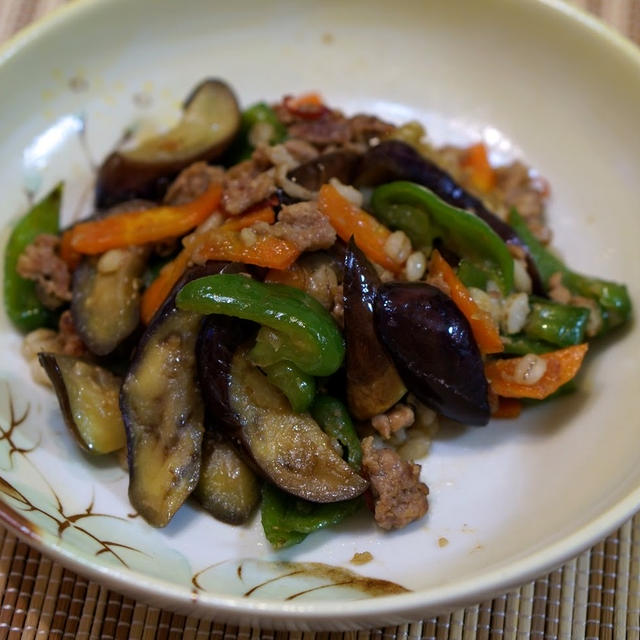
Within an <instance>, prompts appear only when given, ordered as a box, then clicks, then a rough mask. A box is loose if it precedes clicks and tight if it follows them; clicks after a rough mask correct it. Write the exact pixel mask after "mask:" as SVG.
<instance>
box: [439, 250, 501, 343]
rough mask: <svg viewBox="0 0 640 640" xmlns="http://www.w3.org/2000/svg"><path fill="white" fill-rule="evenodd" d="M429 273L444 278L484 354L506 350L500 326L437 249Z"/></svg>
mask: <svg viewBox="0 0 640 640" xmlns="http://www.w3.org/2000/svg"><path fill="white" fill-rule="evenodd" d="M429 275H430V276H432V277H434V278H436V279H442V280H443V281H444V282H445V284H446V285H447V287H448V288H449V297H450V298H451V299H452V300H453V301H454V302H455V304H456V306H457V307H458V309H460V311H461V312H462V313H463V315H464V317H465V318H466V319H467V320H468V321H469V324H470V325H471V331H472V332H473V337H474V338H475V339H476V343H477V344H478V348H479V349H480V351H481V352H482V353H483V354H489V353H500V352H501V351H504V345H503V344H502V341H501V340H500V333H499V331H498V328H497V327H496V326H495V324H494V323H493V320H492V319H491V316H490V315H489V314H488V313H487V312H486V311H484V310H482V309H480V307H479V306H478V305H477V304H476V303H475V302H474V301H473V298H472V297H471V294H470V293H469V290H468V289H467V287H465V286H464V284H462V282H461V281H460V279H459V278H458V276H457V275H456V274H455V273H454V271H453V269H452V268H451V267H450V266H449V263H448V262H447V261H446V260H445V259H444V258H443V257H442V256H441V255H440V252H439V251H438V250H437V249H435V250H434V251H433V252H432V253H431V261H430V263H429Z"/></svg>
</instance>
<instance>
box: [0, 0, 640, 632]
mask: <svg viewBox="0 0 640 640" xmlns="http://www.w3.org/2000/svg"><path fill="white" fill-rule="evenodd" d="M499 1H501V2H507V1H508V0H499ZM108 4H112V2H111V0H72V1H71V2H69V3H68V4H64V5H61V6H60V7H57V8H56V9H54V10H53V11H51V12H50V13H48V14H47V15H45V16H44V17H42V18H40V19H39V20H38V21H36V22H34V23H31V24H30V25H28V26H27V27H25V28H23V29H22V30H20V31H19V32H17V33H16V34H14V35H13V36H12V37H10V38H9V39H8V40H7V41H5V42H4V43H3V44H2V45H0V68H1V67H4V66H5V65H7V64H10V63H11V61H12V60H13V59H14V58H15V57H16V56H17V55H18V54H19V53H20V52H21V51H22V50H24V49H26V48H28V47H29V46H31V45H32V44H33V43H34V42H37V40H38V39H39V38H41V37H42V36H43V35H45V34H47V33H52V32H54V31H55V30H56V29H58V28H64V26H65V24H67V23H68V22H69V21H72V20H73V19H74V17H76V16H82V15H84V14H89V13H90V12H91V11H93V10H95V9H96V8H97V7H99V6H103V5H108ZM533 4H535V5H537V6H538V8H539V9H541V10H548V11H551V12H554V13H555V15H556V17H557V18H558V19H563V20H565V21H567V23H568V24H573V25H574V26H575V25H579V26H580V28H582V29H584V30H585V31H586V32H588V33H589V34H590V35H591V36H592V39H594V40H596V41H598V42H600V46H608V47H612V48H614V49H617V50H618V52H619V53H620V54H622V55H623V56H624V57H625V58H627V59H628V60H629V62H631V63H632V64H633V65H635V66H636V67H637V68H638V70H639V71H640V48H639V47H638V46H637V45H636V44H634V43H633V42H632V41H631V40H629V39H628V38H627V37H626V36H624V35H623V34H621V33H620V32H618V31H617V30H615V29H614V28H613V27H611V26H609V25H607V24H606V23H604V22H602V21H601V20H600V19H598V18H597V17H595V16H594V15H592V14H590V13H587V12H586V10H583V9H581V8H579V7H577V6H575V5H570V4H568V3H566V2H564V1H563V0H534V2H533ZM636 330H638V327H636ZM639 508H640V487H637V488H636V489H634V490H631V491H630V492H629V493H628V494H627V495H626V496H625V497H623V498H621V499H620V500H618V501H617V502H616V503H615V504H614V505H612V506H611V507H609V508H608V509H606V510H605V511H604V512H602V513H601V514H600V515H599V516H598V517H597V518H595V519H594V520H591V521H590V522H589V523H587V524H585V525H583V526H582V527H580V528H578V529H577V530H575V531H574V532H572V533H571V534H569V535H567V536H565V537H563V538H561V539H559V540H557V541H555V542H554V543H552V544H551V545H548V546H546V547H545V548H543V549H539V550H537V551H535V552H534V553H531V554H529V555H526V556H523V557H522V558H520V559H519V560H517V561H515V562H512V563H511V564H510V565H509V566H508V567H504V568H497V569H494V570H492V571H490V572H488V573H482V574H479V575H477V576H472V577H471V578H467V579H464V580H461V581H457V582H455V583H451V584H445V585H442V586H437V587H429V588H427V589H421V590H419V591H411V592H409V593H405V594H400V595H391V596H380V597H375V598H365V599H362V600H355V601H349V602H339V601H338V602H336V601H328V602H322V601H320V602H319V601H313V602H309V603H307V604H305V603H302V602H296V603H292V602H291V603H289V602H283V601H279V600H268V599H259V598H255V599H254V598H244V597H241V596H229V595H224V594H219V593H215V592H203V593H199V594H197V595H194V594H193V592H192V591H191V590H188V589H187V588H186V587H181V586H179V585H177V584H175V583H171V582H168V581H165V580H163V579H161V578H157V577H152V576H149V575H145V574H142V573H139V572H137V571H135V570H131V569H127V568H120V567H107V566H104V565H100V564H97V563H95V562H94V561H93V560H92V556H90V555H88V554H84V553H82V552H78V551H74V552H73V553H72V552H70V551H69V549H68V548H67V547H66V546H65V544H64V543H61V542H60V539H59V538H56V537H55V536H53V535H52V534H50V533H48V532H42V533H41V534H38V533H36V532H34V531H33V530H31V529H30V528H29V527H28V526H26V525H24V524H23V521H24V520H25V518H24V516H23V515H22V514H21V513H20V512H19V511H16V510H15V509H14V508H13V507H12V506H11V505H9V504H8V503H7V502H6V499H5V498H4V497H3V496H1V495H0V521H1V522H2V523H3V524H4V525H5V526H6V527H7V528H8V529H9V530H10V531H12V532H13V533H15V534H16V535H17V536H18V537H20V538H21V539H23V540H25V541H26V542H27V543H28V544H29V545H31V546H34V547H35V548H36V549H37V550H38V551H40V552H41V553H42V554H44V555H46V556H49V557H52V558H53V559H54V560H56V561H58V562H60V563H61V564H62V565H64V566H65V567H68V568H70V569H72V570H74V571H76V572H78V573H80V574H81V575H84V576H87V577H88V578H89V579H92V580H96V581H97V582H99V583H101V584H103V585H106V586H108V587H109V588H113V589H115V590H117V591H120V592H125V593H128V594H131V595H132V596H133V597H135V598H137V599H140V600H143V601H146V602H148V603H149V604H155V606H162V607H166V608H170V609H171V608H179V609H180V610H182V611H187V612H189V614H188V615H192V614H194V615H199V616H203V617H206V616H209V617H212V616H214V615H216V616H219V615H222V616H226V618H225V620H228V621H232V622H233V621H235V622H243V623H246V617H247V616H249V617H250V618H251V619H252V620H254V621H258V622H259V624H260V625H261V626H265V625H266V627H267V628H291V627H292V625H293V626H296V627H297V628H313V629H314V630H319V629H322V628H326V629H338V628H340V629H344V628H354V624H355V626H356V627H357V628H362V627H372V626H375V625H379V624H381V623H384V622H385V621H394V622H395V623H401V622H405V621H408V620H417V619H419V618H422V617H424V616H425V615H431V614H434V613H441V612H444V611H450V610H453V609H455V608H457V607H460V606H466V605H470V604H475V603H477V602H478V601H480V600H482V599H486V598H489V597H493V596H495V595H498V594H500V593H502V592H504V591H507V590H509V589H510V588H513V587H516V586H518V585H522V584H524V583H526V582H528V581H530V580H533V579H535V578H537V577H539V576H540V575H544V574H545V573H547V572H548V571H550V570H552V569H554V568H556V567H558V566H560V565H561V564H563V563H564V562H566V561H567V560H569V559H571V558H573V557H575V556H576V555H578V554H579V553H580V552H582V551H584V550H585V549H587V548H589V547H591V546H593V545H594V544H595V543H597V542H598V541H599V540H602V539H603V538H604V537H606V536H607V535H609V534H610V533H611V532H612V531H614V530H616V529H617V528H619V527H620V526H621V525H622V524H623V523H624V522H625V521H627V520H628V519H629V518H632V517H633V516H634V515H635V514H636V513H637V512H638V509H639ZM154 598H155V599H156V600H155V603H154V602H153V599H154ZM158 601H161V604H160V605H158ZM389 623H390V624H391V622H389ZM323 625H325V626H324V627H323Z"/></svg>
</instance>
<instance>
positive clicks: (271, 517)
mask: <svg viewBox="0 0 640 640" xmlns="http://www.w3.org/2000/svg"><path fill="white" fill-rule="evenodd" d="M363 504H364V500H363V498H362V496H360V497H358V498H354V499H353V500H345V501H343V502H329V503H326V504H319V503H316V502H308V501H307V500H302V499H301V498H296V497H294V496H292V495H290V494H288V493H285V492H284V491H281V490H280V489H277V488H276V487H274V486H273V485H271V484H265V485H264V486H263V488H262V528H263V529H264V533H265V536H266V538H267V540H268V541H269V542H270V543H271V546H273V547H274V548H275V549H284V548H285V547H290V546H292V545H294V544H298V543H299V542H302V541H303V540H304V539H305V538H306V537H307V536H308V535H309V534H310V533H312V532H313V531H317V530H318V529H321V528H323V527H328V526H331V525H334V524H338V523H339V522H341V521H342V520H344V519H345V518H347V517H348V516H350V515H352V514H354V513H355V512H356V511H358V509H360V508H361V507H362V505H363Z"/></svg>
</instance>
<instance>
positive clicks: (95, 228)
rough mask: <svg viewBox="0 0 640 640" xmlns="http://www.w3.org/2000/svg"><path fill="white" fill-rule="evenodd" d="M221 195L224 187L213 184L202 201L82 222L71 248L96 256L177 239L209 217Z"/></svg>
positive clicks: (72, 234)
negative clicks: (112, 250)
mask: <svg viewBox="0 0 640 640" xmlns="http://www.w3.org/2000/svg"><path fill="white" fill-rule="evenodd" d="M221 196H222V187H221V186H220V185H219V184H213V185H211V186H210V187H209V188H208V189H207V190H206V191H205V192H204V193H203V194H202V195H201V196H200V197H199V198H196V199H195V200H193V201H192V202H187V203H185V204H182V205H178V206H173V207H171V206H163V207H157V208H154V209H147V210H145V211H131V212H127V213H121V214H115V215H112V216H109V217H108V218H103V219H102V220H93V221H90V222H81V223H80V224H77V225H76V226H75V227H73V229H72V230H71V240H70V245H71V248H72V249H73V250H74V251H77V252H79V253H85V254H96V253H104V252H105V251H108V250H109V249H119V248H121V247H127V246H130V245H142V244H147V243H149V242H159V241H161V240H167V239H168V238H176V237H178V236H181V235H183V234H185V233H186V232H187V231H189V230H190V229H193V227H196V226H198V225H199V224H200V223H201V222H203V221H204V220H205V219H206V218H208V217H209V215H210V214H211V213H212V212H213V211H214V210H215V209H216V208H217V207H218V205H219V204H220V198H221Z"/></svg>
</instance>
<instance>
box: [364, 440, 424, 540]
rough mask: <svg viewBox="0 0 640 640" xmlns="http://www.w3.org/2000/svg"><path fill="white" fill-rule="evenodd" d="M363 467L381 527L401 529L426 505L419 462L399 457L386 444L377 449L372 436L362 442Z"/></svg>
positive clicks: (377, 520)
mask: <svg viewBox="0 0 640 640" xmlns="http://www.w3.org/2000/svg"><path fill="white" fill-rule="evenodd" d="M362 454H363V457H362V470H363V472H364V474H365V476H366V477H368V478H369V481H370V483H371V493H372V495H373V500H374V518H375V521H376V522H377V523H378V525H379V526H380V527H382V528H383V529H401V528H402V527H405V526H407V525H408V524H409V523H410V522H413V521H414V520H417V519H418V518H421V517H422V516H423V515H424V514H425V513H426V512H427V509H428V507H429V503H428V501H427V495H428V494H429V488H428V487H427V485H426V484H424V483H423V482H420V465H419V464H412V463H410V462H406V461H405V460H402V459H401V458H400V456H399V455H398V454H397V453H396V452H395V451H394V450H393V449H390V448H388V447H385V448H382V449H376V448H374V445H373V437H371V436H369V437H367V438H364V440H363V441H362Z"/></svg>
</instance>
